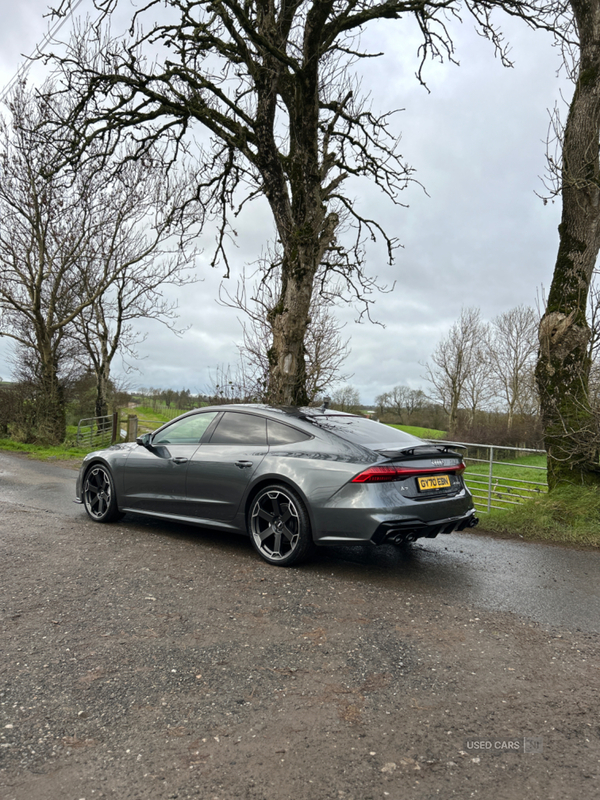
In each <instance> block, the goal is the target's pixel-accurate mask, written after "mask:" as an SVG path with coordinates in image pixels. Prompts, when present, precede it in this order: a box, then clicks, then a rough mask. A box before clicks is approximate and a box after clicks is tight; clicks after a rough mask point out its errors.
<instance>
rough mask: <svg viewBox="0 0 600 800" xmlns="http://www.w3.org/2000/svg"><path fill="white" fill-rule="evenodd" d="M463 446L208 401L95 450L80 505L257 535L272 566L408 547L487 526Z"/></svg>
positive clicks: (340, 419)
mask: <svg viewBox="0 0 600 800" xmlns="http://www.w3.org/2000/svg"><path fill="white" fill-rule="evenodd" d="M464 468H465V467H464V464H463V460H462V457H461V455H460V454H459V453H457V452H455V451H454V450H453V449H452V447H449V446H447V445H443V444H428V443H427V442H424V441H423V440H422V439H417V438H416V437H415V436H411V435H410V434H408V433H404V432H403V431H400V430H397V429H396V428H391V427H389V426H388V425H384V424H382V423H379V422H374V421H372V420H368V419H366V418H365V417H362V416H357V415H354V414H346V413H343V412H337V411H332V410H329V409H325V408H284V407H281V408H279V407H274V406H266V405H225V406H213V407H208V408H200V409H196V410H194V411H190V412H189V413H187V414H183V415H182V416H180V417H178V418H177V419H174V420H173V421H172V422H168V423H166V424H165V425H163V426H162V427H161V428H159V429H158V430H157V431H155V432H154V433H146V434H144V435H143V436H140V437H139V438H138V439H137V441H136V442H135V443H131V444H118V445H114V446H113V447H109V448H108V449H106V450H98V451H96V452H94V453H90V454H89V455H88V456H86V458H85V460H84V462H83V465H82V467H81V471H80V473H79V477H78V480H77V502H80V503H83V505H84V506H85V510H86V511H87V513H88V515H89V516H90V517H91V519H93V520H94V521H95V522H111V521H112V520H115V519H118V518H120V517H121V516H123V514H124V513H125V512H128V511H131V512H135V513H139V514H146V515H149V516H152V517H158V518H160V519H168V520H175V521H178V522H185V523H192V524H195V525H201V526H205V527H210V528H217V529H222V530H227V531H235V532H238V533H246V534H248V535H249V536H250V539H251V541H252V544H253V545H254V547H255V549H256V550H257V552H258V553H259V555H260V556H262V558H264V559H265V561H268V562H269V563H270V564H277V565H280V566H289V565H291V564H297V563H299V562H300V561H301V560H303V559H304V558H306V557H307V556H308V555H309V553H310V552H311V551H312V550H313V548H314V546H315V545H332V544H344V545H350V544H364V543H366V542H372V543H373V544H375V545H379V544H383V543H394V544H401V543H404V542H412V541H415V540H416V539H419V538H421V537H428V538H433V537H435V536H437V535H438V533H451V532H452V531H457V530H458V531H460V530H463V529H465V528H470V527H473V526H475V525H476V524H477V521H478V520H477V518H476V516H475V511H474V508H473V501H472V498H471V494H470V493H469V490H468V489H467V488H466V486H465V484H464V481H463V478H462V472H463V470H464Z"/></svg>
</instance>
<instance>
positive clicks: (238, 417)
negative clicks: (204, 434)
mask: <svg viewBox="0 0 600 800" xmlns="http://www.w3.org/2000/svg"><path fill="white" fill-rule="evenodd" d="M209 444H238V445H249V444H251V445H259V446H263V445H266V444H267V420H266V419H265V418H264V417H255V416H254V415H253V414H241V413H239V412H237V411H226V412H225V413H224V414H223V418H222V419H221V420H220V422H219V424H218V425H217V427H216V428H215V432H214V433H213V435H212V436H211V438H210V442H209Z"/></svg>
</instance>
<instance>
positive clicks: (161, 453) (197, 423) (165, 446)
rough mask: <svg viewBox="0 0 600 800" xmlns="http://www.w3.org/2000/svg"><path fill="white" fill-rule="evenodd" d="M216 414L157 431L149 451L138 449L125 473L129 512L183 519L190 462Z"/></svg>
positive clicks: (177, 422) (199, 415) (200, 415)
mask: <svg viewBox="0 0 600 800" xmlns="http://www.w3.org/2000/svg"><path fill="white" fill-rule="evenodd" d="M218 413H219V412H217V411H207V412H198V413H197V414H192V415H190V416H188V417H184V418H183V419H179V420H175V421H174V422H173V423H171V424H170V425H168V426H167V427H165V428H163V429H162V430H160V431H158V432H157V433H156V434H155V435H154V436H153V437H152V439H151V441H150V444H149V446H148V447H143V446H142V445H138V446H137V447H136V448H134V449H133V450H132V452H131V453H130V454H129V457H128V458H127V461H126V464H125V470H124V502H123V505H124V506H125V507H127V508H129V509H131V510H134V511H135V510H139V511H150V512H155V513H159V514H166V515H170V514H172V515H176V516H186V515H187V514H188V508H187V506H188V504H187V498H186V491H185V477H186V472H187V469H188V465H189V463H190V460H191V459H192V457H193V455H194V453H195V452H196V450H197V449H198V446H199V444H200V440H201V438H202V436H203V435H204V433H205V432H206V430H207V429H208V427H209V426H210V424H211V422H213V421H214V419H215V418H216V416H217V414H218Z"/></svg>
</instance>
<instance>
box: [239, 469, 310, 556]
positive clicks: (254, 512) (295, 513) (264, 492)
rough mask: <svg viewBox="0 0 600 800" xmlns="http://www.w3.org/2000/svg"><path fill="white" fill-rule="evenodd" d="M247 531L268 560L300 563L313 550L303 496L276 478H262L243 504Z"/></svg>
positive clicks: (256, 548)
mask: <svg viewBox="0 0 600 800" xmlns="http://www.w3.org/2000/svg"><path fill="white" fill-rule="evenodd" d="M245 522H246V531H247V533H248V535H249V536H250V541H251V543H252V546H253V547H254V549H255V550H256V552H257V553H258V554H259V555H260V556H261V558H263V559H264V560H265V561H267V562H268V563H269V564H274V565H276V566H281V567H287V566H292V565H296V564H300V563H301V562H302V561H305V560H306V559H307V558H308V557H309V556H310V555H311V554H312V552H313V550H314V547H315V544H314V541H313V533H312V523H311V520H310V516H309V513H308V508H307V504H306V502H305V500H304V498H303V496H302V495H301V494H300V493H299V492H297V491H296V490H295V489H294V488H292V487H291V486H290V485H289V483H287V482H285V481H281V480H279V479H277V478H274V479H272V480H266V481H261V482H260V483H259V484H257V486H256V487H255V491H254V492H253V493H252V494H251V495H250V497H249V502H248V504H247V508H246V518H245Z"/></svg>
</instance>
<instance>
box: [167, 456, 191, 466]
mask: <svg viewBox="0 0 600 800" xmlns="http://www.w3.org/2000/svg"><path fill="white" fill-rule="evenodd" d="M171 461H172V462H173V463H174V464H187V462H188V459H187V458H185V457H184V456H175V458H172V459H171Z"/></svg>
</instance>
